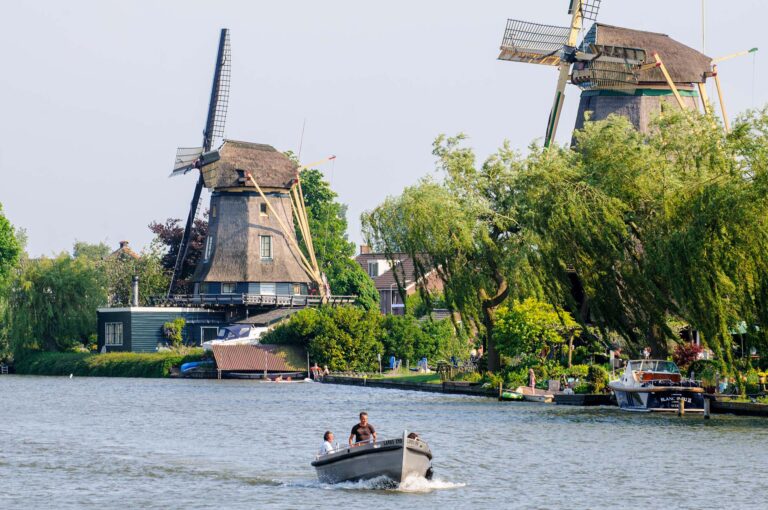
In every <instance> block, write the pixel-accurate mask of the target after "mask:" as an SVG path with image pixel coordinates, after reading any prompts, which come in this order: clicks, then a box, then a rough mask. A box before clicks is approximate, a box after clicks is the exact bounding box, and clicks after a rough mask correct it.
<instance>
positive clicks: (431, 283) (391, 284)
mask: <svg viewBox="0 0 768 510" xmlns="http://www.w3.org/2000/svg"><path fill="white" fill-rule="evenodd" d="M393 259H394V262H391V261H390V260H389V259H388V258H387V256H386V255H384V254H383V253H371V250H370V247H368V246H365V245H363V246H360V254H359V255H358V256H357V257H355V261H356V262H357V263H358V264H360V266H361V267H362V268H363V270H365V272H366V273H368V276H370V277H371V279H373V283H374V285H375V286H376V290H378V291H379V307H380V309H381V313H383V314H394V315H404V314H405V304H404V303H403V299H402V296H400V292H399V290H398V285H397V282H398V280H399V281H400V283H401V284H402V286H403V289H404V291H405V296H406V297H407V296H410V295H413V294H415V293H416V292H417V291H418V289H419V287H420V286H424V287H426V288H427V289H429V290H430V291H436V292H442V290H443V282H442V280H440V278H439V277H438V275H437V271H436V270H434V269H433V270H432V271H430V272H429V273H428V274H427V275H426V277H424V278H423V279H419V280H416V279H415V278H414V264H413V259H411V257H410V256H408V255H407V254H405V253H396V254H394V255H393ZM395 273H396V274H395ZM395 276H397V280H396V279H395Z"/></svg>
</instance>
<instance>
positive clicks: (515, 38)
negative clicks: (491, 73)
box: [499, 19, 571, 66]
mask: <svg viewBox="0 0 768 510" xmlns="http://www.w3.org/2000/svg"><path fill="white" fill-rule="evenodd" d="M570 32H571V29H570V28H569V27H559V26H555V25H542V24H539V23H531V22H529V21H520V20H515V19H510V20H507V28H506V30H504V39H503V40H502V42H501V48H500V49H501V53H500V54H499V60H509V61H511V62H524V63H529V64H542V65H548V66H559V65H560V61H561V59H562V57H563V51H564V48H565V46H566V45H567V44H568V37H569V35H570Z"/></svg>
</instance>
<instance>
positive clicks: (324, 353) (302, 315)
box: [262, 306, 383, 372]
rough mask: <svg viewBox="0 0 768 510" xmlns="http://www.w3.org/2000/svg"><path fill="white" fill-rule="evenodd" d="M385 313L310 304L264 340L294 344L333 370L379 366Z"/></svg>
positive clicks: (374, 367)
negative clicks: (382, 323)
mask: <svg viewBox="0 0 768 510" xmlns="http://www.w3.org/2000/svg"><path fill="white" fill-rule="evenodd" d="M380 338H381V314H380V313H379V312H378V311H376V310H365V309H363V308H360V307H356V306H338V307H322V308H319V309H315V308H308V309H305V310H301V311H300V312H298V313H296V314H294V315H293V316H291V318H290V319H289V320H288V321H286V322H284V323H282V324H280V325H279V326H277V327H276V328H274V329H273V330H271V331H270V332H269V333H267V335H265V336H264V337H263V338H262V342H263V343H277V344H294V345H300V346H302V347H304V348H306V349H307V352H308V353H309V356H310V359H311V360H312V361H313V362H317V363H318V364H320V365H328V367H329V368H330V369H331V370H354V371H360V372H370V371H374V370H378V358H377V355H379V354H382V353H383V346H382V344H381V341H380Z"/></svg>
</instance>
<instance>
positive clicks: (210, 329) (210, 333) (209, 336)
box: [200, 326, 219, 343]
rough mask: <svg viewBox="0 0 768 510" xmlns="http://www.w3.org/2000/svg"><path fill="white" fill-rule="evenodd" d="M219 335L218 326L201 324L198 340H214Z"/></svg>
mask: <svg viewBox="0 0 768 510" xmlns="http://www.w3.org/2000/svg"><path fill="white" fill-rule="evenodd" d="M218 335H219V328H217V327H216V326H201V327H200V342H201V343H202V342H207V341H208V340H215V339H216V337H217V336H218Z"/></svg>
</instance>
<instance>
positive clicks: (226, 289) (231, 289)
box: [221, 283, 235, 294]
mask: <svg viewBox="0 0 768 510" xmlns="http://www.w3.org/2000/svg"><path fill="white" fill-rule="evenodd" d="M221 293H222V294H234V293H235V284H234V283H222V284H221Z"/></svg>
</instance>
